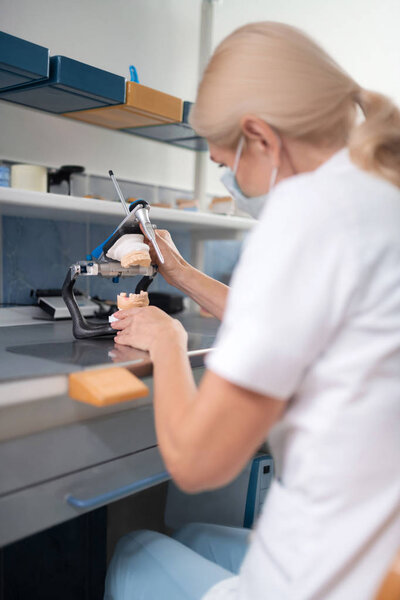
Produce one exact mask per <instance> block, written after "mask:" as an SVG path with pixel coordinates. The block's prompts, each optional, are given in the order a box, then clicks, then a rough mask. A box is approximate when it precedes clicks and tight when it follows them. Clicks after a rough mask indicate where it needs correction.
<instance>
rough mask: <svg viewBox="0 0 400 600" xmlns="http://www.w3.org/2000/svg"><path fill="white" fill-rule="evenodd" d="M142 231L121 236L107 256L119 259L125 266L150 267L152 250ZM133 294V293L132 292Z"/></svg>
mask: <svg viewBox="0 0 400 600" xmlns="http://www.w3.org/2000/svg"><path fill="white" fill-rule="evenodd" d="M143 240H144V236H143V235H142V234H140V233H127V234H125V235H123V236H121V237H120V238H119V239H118V240H117V241H116V242H115V244H114V245H113V246H112V247H111V248H110V249H109V251H108V252H107V256H108V257H109V258H112V259H113V260H117V261H119V262H120V263H121V265H122V266H123V267H131V266H134V265H139V266H141V267H149V266H150V263H151V260H150V252H149V247H148V245H147V244H145V243H144V241H143ZM131 295H132V294H131Z"/></svg>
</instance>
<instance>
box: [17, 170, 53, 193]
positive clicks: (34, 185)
mask: <svg viewBox="0 0 400 600" xmlns="http://www.w3.org/2000/svg"><path fill="white" fill-rule="evenodd" d="M11 187H12V188H19V189H20V190H31V191H33V192H44V193H45V192H47V169H46V167H41V166H39V165H12V166H11Z"/></svg>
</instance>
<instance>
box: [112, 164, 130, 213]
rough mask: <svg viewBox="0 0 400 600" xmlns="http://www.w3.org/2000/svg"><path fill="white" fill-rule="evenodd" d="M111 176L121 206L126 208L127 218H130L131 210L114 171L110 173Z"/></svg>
mask: <svg viewBox="0 0 400 600" xmlns="http://www.w3.org/2000/svg"><path fill="white" fill-rule="evenodd" d="M108 174H109V176H110V177H111V181H112V182H113V184H114V187H115V189H116V190H117V194H118V198H119V199H120V200H121V204H122V206H123V207H124V210H125V212H126V216H127V217H129V208H128V206H127V204H126V202H125V198H124V197H123V195H122V192H121V188H120V187H119V183H118V181H117V180H116V179H115V175H114V173H113V172H112V171H108Z"/></svg>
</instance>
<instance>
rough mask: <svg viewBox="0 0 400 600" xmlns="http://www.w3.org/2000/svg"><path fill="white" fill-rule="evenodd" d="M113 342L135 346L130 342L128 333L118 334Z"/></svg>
mask: <svg viewBox="0 0 400 600" xmlns="http://www.w3.org/2000/svg"><path fill="white" fill-rule="evenodd" d="M114 343H115V344H119V345H120V346H132V347H133V348H134V347H135V346H133V344H131V343H130V342H129V336H128V335H118V336H117V337H116V338H115V339H114Z"/></svg>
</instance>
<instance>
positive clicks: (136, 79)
mask: <svg viewBox="0 0 400 600" xmlns="http://www.w3.org/2000/svg"><path fill="white" fill-rule="evenodd" d="M129 73H130V75H131V81H134V82H135V83H140V82H139V75H138V72H137V70H136V67H135V65H130V66H129Z"/></svg>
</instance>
